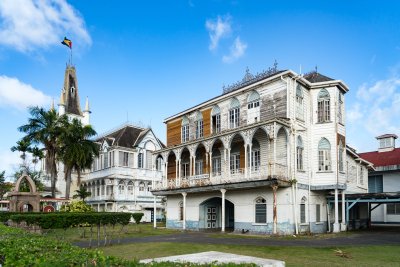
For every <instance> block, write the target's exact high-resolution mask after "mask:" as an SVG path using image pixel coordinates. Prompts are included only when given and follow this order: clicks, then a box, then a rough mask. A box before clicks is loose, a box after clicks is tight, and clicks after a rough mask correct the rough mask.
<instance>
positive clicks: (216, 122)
mask: <svg viewBox="0 0 400 267" xmlns="http://www.w3.org/2000/svg"><path fill="white" fill-rule="evenodd" d="M211 124H212V133H213V134H217V133H220V132H221V111H220V109H219V107H218V106H214V107H213V109H212V111H211Z"/></svg>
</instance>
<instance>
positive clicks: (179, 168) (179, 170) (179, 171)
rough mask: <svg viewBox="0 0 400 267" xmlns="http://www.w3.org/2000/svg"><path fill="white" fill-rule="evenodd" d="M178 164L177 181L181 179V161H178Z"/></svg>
mask: <svg viewBox="0 0 400 267" xmlns="http://www.w3.org/2000/svg"><path fill="white" fill-rule="evenodd" d="M178 162H179V166H178V173H179V180H181V178H182V164H181V160H178Z"/></svg>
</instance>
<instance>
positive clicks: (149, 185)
mask: <svg viewBox="0 0 400 267" xmlns="http://www.w3.org/2000/svg"><path fill="white" fill-rule="evenodd" d="M147 191H149V192H150V191H151V182H148V183H147Z"/></svg>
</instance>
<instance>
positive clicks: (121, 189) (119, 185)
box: [118, 181, 125, 195]
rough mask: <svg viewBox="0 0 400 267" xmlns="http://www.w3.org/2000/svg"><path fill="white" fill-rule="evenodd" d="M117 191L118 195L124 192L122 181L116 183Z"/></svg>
mask: <svg viewBox="0 0 400 267" xmlns="http://www.w3.org/2000/svg"><path fill="white" fill-rule="evenodd" d="M118 192H119V194H120V195H123V194H125V183H124V181H120V182H119V184H118Z"/></svg>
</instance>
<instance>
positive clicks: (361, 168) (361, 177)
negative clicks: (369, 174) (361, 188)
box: [360, 166, 364, 184]
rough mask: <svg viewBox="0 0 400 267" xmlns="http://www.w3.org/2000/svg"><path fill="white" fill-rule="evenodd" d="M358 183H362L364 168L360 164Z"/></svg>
mask: <svg viewBox="0 0 400 267" xmlns="http://www.w3.org/2000/svg"><path fill="white" fill-rule="evenodd" d="M360 184H364V168H363V166H360Z"/></svg>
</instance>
